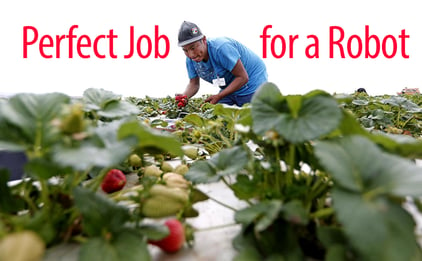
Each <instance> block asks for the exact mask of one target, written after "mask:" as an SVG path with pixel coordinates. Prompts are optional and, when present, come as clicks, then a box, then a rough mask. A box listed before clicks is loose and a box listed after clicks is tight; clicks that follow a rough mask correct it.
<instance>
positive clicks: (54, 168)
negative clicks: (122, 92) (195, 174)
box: [0, 89, 199, 260]
mask: <svg viewBox="0 0 422 261" xmlns="http://www.w3.org/2000/svg"><path fill="white" fill-rule="evenodd" d="M139 113H140V110H139V108H138V107H137V106H135V105H134V104H132V103H130V102H127V101H125V100H123V99H122V98H121V97H120V96H119V95H116V94H114V93H112V92H109V91H105V90H102V89H87V90H86V91H85V92H84V94H83V96H82V97H80V98H71V97H69V96H67V95H64V94H60V93H49V94H26V93H22V94H17V95H15V96H12V97H10V98H9V99H4V100H1V101H0V148H1V149H5V150H9V151H20V152H23V153H25V155H26V156H27V159H28V161H27V163H26V164H25V166H24V170H25V173H24V175H23V177H22V179H21V180H19V181H18V182H9V178H8V176H9V173H8V171H7V170H4V169H0V210H1V211H0V241H1V242H6V243H7V242H9V241H10V240H11V239H13V238H12V237H9V235H17V234H19V233H23V234H25V235H26V234H30V233H27V232H32V233H35V234H36V235H37V236H35V237H33V238H35V239H37V238H39V240H41V241H42V242H43V243H42V244H39V245H41V246H43V247H46V248H47V249H51V248H54V246H56V245H58V244H61V243H67V242H78V243H80V244H81V249H80V252H79V259H80V260H94V259H107V260H139V259H141V260H150V255H149V252H148V249H147V240H148V238H150V237H154V234H155V232H154V231H155V230H157V229H156V227H157V225H151V224H144V222H143V220H144V218H147V217H148V215H146V214H145V211H147V212H148V211H150V210H151V209H148V207H146V206H145V205H148V204H149V203H147V202H148V200H150V199H151V198H154V197H159V199H160V198H161V199H162V198H164V200H167V199H172V200H173V199H174V197H175V196H174V194H171V195H169V194H165V195H164V193H167V192H163V191H157V189H156V186H158V185H160V186H166V181H165V180H162V179H161V177H157V178H154V179H148V178H144V177H142V178H141V177H140V181H139V184H138V185H137V186H134V187H133V188H130V189H128V190H121V189H122V185H123V183H124V180H125V178H126V177H125V175H127V174H138V172H140V170H141V169H142V167H143V166H145V164H146V162H148V159H149V158H150V157H151V155H152V156H154V155H159V154H166V153H168V154H171V155H174V156H175V157H182V156H183V150H182V147H181V144H180V142H178V141H177V140H176V139H175V137H173V136H171V135H169V134H167V133H162V132H160V131H157V130H154V129H152V128H150V127H148V126H146V125H145V124H143V122H142V121H140V120H138V118H137V115H139ZM133 155H137V156H138V157H137V158H136V159H135V157H133ZM129 172H133V173H129ZM114 174H116V175H114ZM110 175H111V176H113V177H111V176H110ZM110 177H111V179H112V180H109V178H110ZM122 181H123V183H122ZM178 182H179V183H180V180H179V181H178ZM170 183H171V182H170V181H169V184H170ZM173 183H174V182H173ZM186 184H187V185H186V187H185V188H184V190H183V192H179V191H178V196H179V197H180V195H181V194H182V195H183V197H184V199H185V201H183V202H182V203H180V204H179V203H177V204H176V206H177V208H174V207H173V209H174V212H172V213H171V214H172V215H173V214H174V215H177V216H178V217H180V219H183V218H184V217H186V216H192V215H195V214H198V213H195V211H194V210H193V208H192V206H191V205H192V204H193V203H194V202H195V200H194V199H193V198H192V197H193V196H194V195H195V193H199V192H196V191H197V190H195V189H194V188H193V187H192V185H191V184H190V183H189V182H187V181H186ZM102 189H103V190H104V191H105V192H110V193H109V194H107V193H104V192H103V191H101V190H102ZM115 189H118V191H115V192H113V191H114V190H115ZM125 202H130V203H131V207H130V208H129V206H127V205H125ZM165 202H167V201H165ZM162 203H163V202H162V201H158V202H156V203H155V205H154V206H153V207H155V206H156V205H157V204H162ZM188 211H189V212H190V213H189V214H188V213H187V212H188ZM154 215H155V217H160V218H162V217H166V213H162V212H161V213H158V212H156V213H155V214H154ZM161 226H162V225H161ZM19 235H20V234H19ZM6 243H5V244H6ZM98 249H101V251H98ZM22 251H23V250H22ZM28 251H29V250H28ZM37 251H40V252H41V253H43V252H44V250H42V249H41V250H40V249H37ZM12 254H14V253H12ZM10 258H12V257H10ZM8 259H9V258H8Z"/></svg>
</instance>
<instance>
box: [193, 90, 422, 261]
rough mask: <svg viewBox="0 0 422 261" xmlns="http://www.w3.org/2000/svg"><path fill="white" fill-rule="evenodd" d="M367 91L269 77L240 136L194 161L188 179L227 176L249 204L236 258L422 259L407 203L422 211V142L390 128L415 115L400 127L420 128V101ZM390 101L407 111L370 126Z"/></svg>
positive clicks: (241, 218) (241, 213)
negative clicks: (350, 93)
mask: <svg viewBox="0 0 422 261" xmlns="http://www.w3.org/2000/svg"><path fill="white" fill-rule="evenodd" d="M366 98H368V97H366ZM361 100H362V97H357V98H356V99H353V97H343V98H336V97H333V96H331V95H329V94H327V93H325V92H324V91H318V90H316V91H312V92H310V93H308V94H305V95H288V96H283V95H282V94H281V93H280V90H279V89H278V88H277V86H275V85H274V84H270V83H269V84H266V85H264V86H262V87H261V88H260V89H259V91H258V92H257V93H256V94H255V95H254V98H253V100H252V103H251V105H250V106H248V107H245V108H239V109H238V110H239V111H250V112H248V113H245V114H244V115H243V116H244V117H239V118H238V119H237V120H236V124H242V126H243V127H244V128H242V131H239V132H238V133H237V134H238V135H237V139H235V140H234V141H233V142H232V145H231V146H229V147H228V148H225V149H223V150H221V151H220V152H218V153H215V154H214V155H212V156H211V158H210V159H208V160H201V161H197V162H195V163H194V164H192V166H191V168H190V170H189V172H188V173H187V174H186V178H187V179H188V180H190V181H192V182H193V184H202V183H212V182H217V181H222V182H224V183H225V184H227V186H228V187H229V188H230V189H232V190H233V192H234V194H235V195H236V196H237V197H238V198H239V199H241V200H244V201H245V202H247V203H248V204H249V206H248V207H246V208H244V209H241V210H238V211H236V213H235V221H236V222H237V223H238V224H241V225H242V230H241V231H240V232H239V234H238V235H237V236H236V237H234V239H233V245H234V247H235V248H236V249H237V250H238V255H237V257H236V258H235V260H304V259H307V258H311V259H312V260H314V259H316V260H420V259H421V258H422V255H421V254H422V252H421V248H420V244H419V243H418V236H417V235H415V227H416V224H415V220H414V219H413V217H412V215H411V214H410V213H409V212H408V211H407V210H406V209H405V204H406V203H407V202H409V201H410V202H412V203H413V204H415V205H416V206H418V207H419V208H418V213H420V210H421V208H420V206H421V204H420V203H421V202H420V197H421V195H422V189H421V185H422V169H421V168H420V167H418V166H417V165H416V164H415V162H414V159H418V158H421V156H422V141H421V140H420V138H417V139H416V138H411V137H409V136H404V135H392V134H390V133H388V132H389V131H388V128H387V127H388V126H389V124H391V123H395V124H401V123H402V121H406V122H407V123H406V124H402V125H400V127H401V128H406V127H408V128H410V130H409V131H410V132H411V133H412V135H414V136H418V137H419V136H420V132H419V133H418V130H419V129H418V128H419V122H417V121H416V120H417V119H418V117H419V115H420V108H419V107H418V106H413V105H412V106H411V107H407V106H410V105H409V104H411V103H410V102H408V103H406V104H407V105H406V106H404V105H403V104H405V103H403V99H402V97H400V98H398V97H390V98H389V99H388V100H384V102H379V101H371V102H368V103H365V104H361V103H359V102H357V101H361ZM393 101H401V103H400V106H397V104H395V103H393ZM380 104H389V105H390V106H391V107H390V109H391V108H393V109H394V110H391V111H392V113H393V112H395V113H398V114H399V115H401V116H396V117H395V119H396V121H391V122H390V121H387V117H386V118H384V120H385V123H383V124H378V125H373V126H362V122H363V121H362V119H363V118H364V117H368V115H369V114H370V113H371V112H370V111H371V110H377V109H376V108H374V107H376V106H381V105H380ZM359 106H360V107H359ZM396 107H397V108H396ZM418 108H419V109H418ZM384 109H387V108H386V107H384ZM231 110H233V108H232V109H231ZM358 112H359V113H360V114H359V115H358V116H356V115H357V114H358ZM241 114H242V113H238V115H241ZM408 115H413V116H411V117H412V119H414V120H415V122H414V123H413V122H412V124H410V122H411V120H409V118H408V117H410V116H408ZM245 127H246V128H245ZM386 129H387V131H386ZM251 141H252V142H253V143H254V144H255V145H257V148H256V149H255V150H253V151H252V150H251V149H250V147H249V146H247V145H246V144H247V143H250V142H251Z"/></svg>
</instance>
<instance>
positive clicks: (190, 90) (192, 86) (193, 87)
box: [183, 77, 199, 98]
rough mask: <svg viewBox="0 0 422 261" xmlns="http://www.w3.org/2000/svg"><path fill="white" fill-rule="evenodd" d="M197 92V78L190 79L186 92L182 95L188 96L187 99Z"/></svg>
mask: <svg viewBox="0 0 422 261" xmlns="http://www.w3.org/2000/svg"><path fill="white" fill-rule="evenodd" d="M198 90H199V77H195V78H192V79H190V81H189V83H188V86H187V87H186V90H185V91H184V92H183V95H186V96H188V98H190V97H192V96H194V95H195V94H196V93H197V92H198Z"/></svg>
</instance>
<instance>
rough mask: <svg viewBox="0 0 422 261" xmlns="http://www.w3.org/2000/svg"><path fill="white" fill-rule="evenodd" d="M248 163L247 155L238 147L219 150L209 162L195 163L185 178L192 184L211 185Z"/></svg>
mask: <svg viewBox="0 0 422 261" xmlns="http://www.w3.org/2000/svg"><path fill="white" fill-rule="evenodd" d="M247 163H248V153H247V152H246V151H245V150H244V149H243V148H242V147H240V146H236V147H233V148H229V149H224V150H221V151H220V152H218V153H216V154H214V155H213V156H212V157H211V158H210V159H209V160H206V161H203V160H202V161H196V162H194V163H193V164H192V166H191V167H190V168H189V171H188V172H187V173H186V175H185V178H186V179H187V180H190V181H192V182H193V183H194V184H199V183H212V182H217V181H219V180H220V179H221V178H222V177H224V176H227V175H232V174H237V173H238V172H239V171H241V170H242V169H243V168H244V167H245V166H246V164H247Z"/></svg>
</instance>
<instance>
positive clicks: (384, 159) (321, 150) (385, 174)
mask: <svg viewBox="0 0 422 261" xmlns="http://www.w3.org/2000/svg"><path fill="white" fill-rule="evenodd" d="M315 154H316V156H317V158H319V160H320V161H321V164H322V166H323V167H324V168H325V169H326V170H327V171H328V172H329V173H330V174H331V175H332V176H333V178H334V179H335V181H336V184H335V185H336V186H341V187H342V188H346V189H348V190H351V191H355V192H362V193H363V192H368V191H372V192H371V193H373V192H374V193H381V194H389V193H390V194H393V195H396V196H403V197H404V196H421V195H422V190H421V189H420V188H421V187H422V168H420V167H417V166H416V165H415V164H414V163H413V162H411V161H410V160H407V159H404V158H400V157H398V156H395V155H392V154H388V153H385V152H383V151H382V150H381V149H380V148H379V147H377V146H376V145H375V144H374V143H373V142H371V141H370V140H368V139H366V138H363V137H360V136H349V137H345V138H343V139H340V140H337V141H336V142H328V141H326V142H318V143H317V144H316V146H315Z"/></svg>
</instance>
